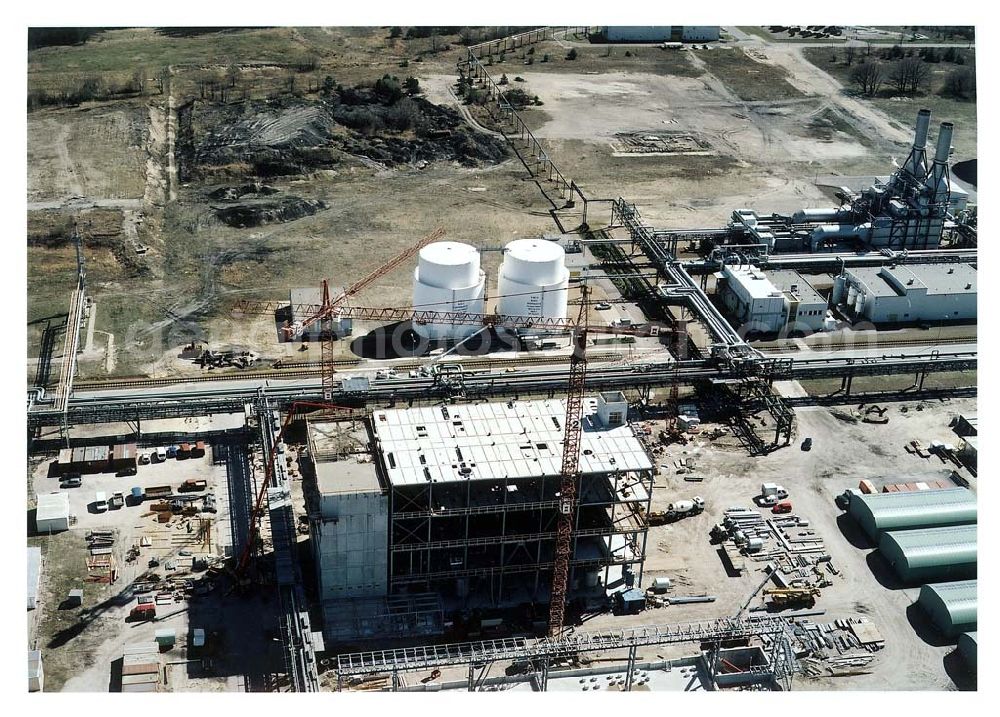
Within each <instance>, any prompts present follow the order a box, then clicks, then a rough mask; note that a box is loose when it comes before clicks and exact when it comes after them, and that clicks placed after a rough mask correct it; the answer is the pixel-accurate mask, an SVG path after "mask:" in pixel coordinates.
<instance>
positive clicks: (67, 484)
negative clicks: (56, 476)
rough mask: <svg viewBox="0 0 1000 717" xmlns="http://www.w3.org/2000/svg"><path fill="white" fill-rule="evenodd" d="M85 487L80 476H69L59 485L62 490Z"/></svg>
mask: <svg viewBox="0 0 1000 717" xmlns="http://www.w3.org/2000/svg"><path fill="white" fill-rule="evenodd" d="M81 485H83V478H82V477H80V476H78V475H77V476H69V477H68V478H66V479H65V480H64V481H63V482H62V483H60V484H59V487H60V488H79V487H80V486H81Z"/></svg>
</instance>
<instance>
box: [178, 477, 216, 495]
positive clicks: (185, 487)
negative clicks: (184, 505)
mask: <svg viewBox="0 0 1000 717" xmlns="http://www.w3.org/2000/svg"><path fill="white" fill-rule="evenodd" d="M206 488H208V481H207V480H201V479H195V478H190V479H188V480H186V481H184V482H183V483H181V485H180V488H178V489H177V491H178V492H180V493H191V492H196V491H203V490H205V489H206Z"/></svg>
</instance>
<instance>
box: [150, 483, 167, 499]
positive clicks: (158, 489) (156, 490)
mask: <svg viewBox="0 0 1000 717" xmlns="http://www.w3.org/2000/svg"><path fill="white" fill-rule="evenodd" d="M173 493H174V489H173V488H171V487H170V486H168V485H152V486H150V487H149V488H147V489H146V490H145V497H146V498H147V499H148V498H167V497H169V496H171V495H173Z"/></svg>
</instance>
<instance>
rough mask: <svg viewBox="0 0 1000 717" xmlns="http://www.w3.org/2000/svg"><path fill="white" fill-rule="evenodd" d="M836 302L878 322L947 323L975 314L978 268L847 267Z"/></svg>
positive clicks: (838, 285)
mask: <svg viewBox="0 0 1000 717" xmlns="http://www.w3.org/2000/svg"><path fill="white" fill-rule="evenodd" d="M833 303H834V304H835V305H837V306H839V307H841V309H842V310H843V311H844V312H845V313H847V314H849V315H851V316H853V317H855V318H858V319H862V318H864V319H867V320H868V321H871V322H872V323H873V324H880V323H908V322H915V321H927V322H935V321H936V322H947V321H962V320H968V319H975V318H976V267H975V266H973V265H972V264H907V265H899V266H883V267H866V268H856V269H845V270H844V272H843V274H841V275H840V276H838V277H837V278H836V279H835V281H834V285H833Z"/></svg>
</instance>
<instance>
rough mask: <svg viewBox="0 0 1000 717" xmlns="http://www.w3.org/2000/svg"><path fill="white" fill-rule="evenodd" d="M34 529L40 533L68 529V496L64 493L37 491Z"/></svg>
mask: <svg viewBox="0 0 1000 717" xmlns="http://www.w3.org/2000/svg"><path fill="white" fill-rule="evenodd" d="M35 529H36V530H37V532H38V533H39V534H41V535H46V534H48V533H58V532H59V531H62V530H69V496H68V495H67V494H66V493H39V495H38V505H37V507H36V509H35Z"/></svg>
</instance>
